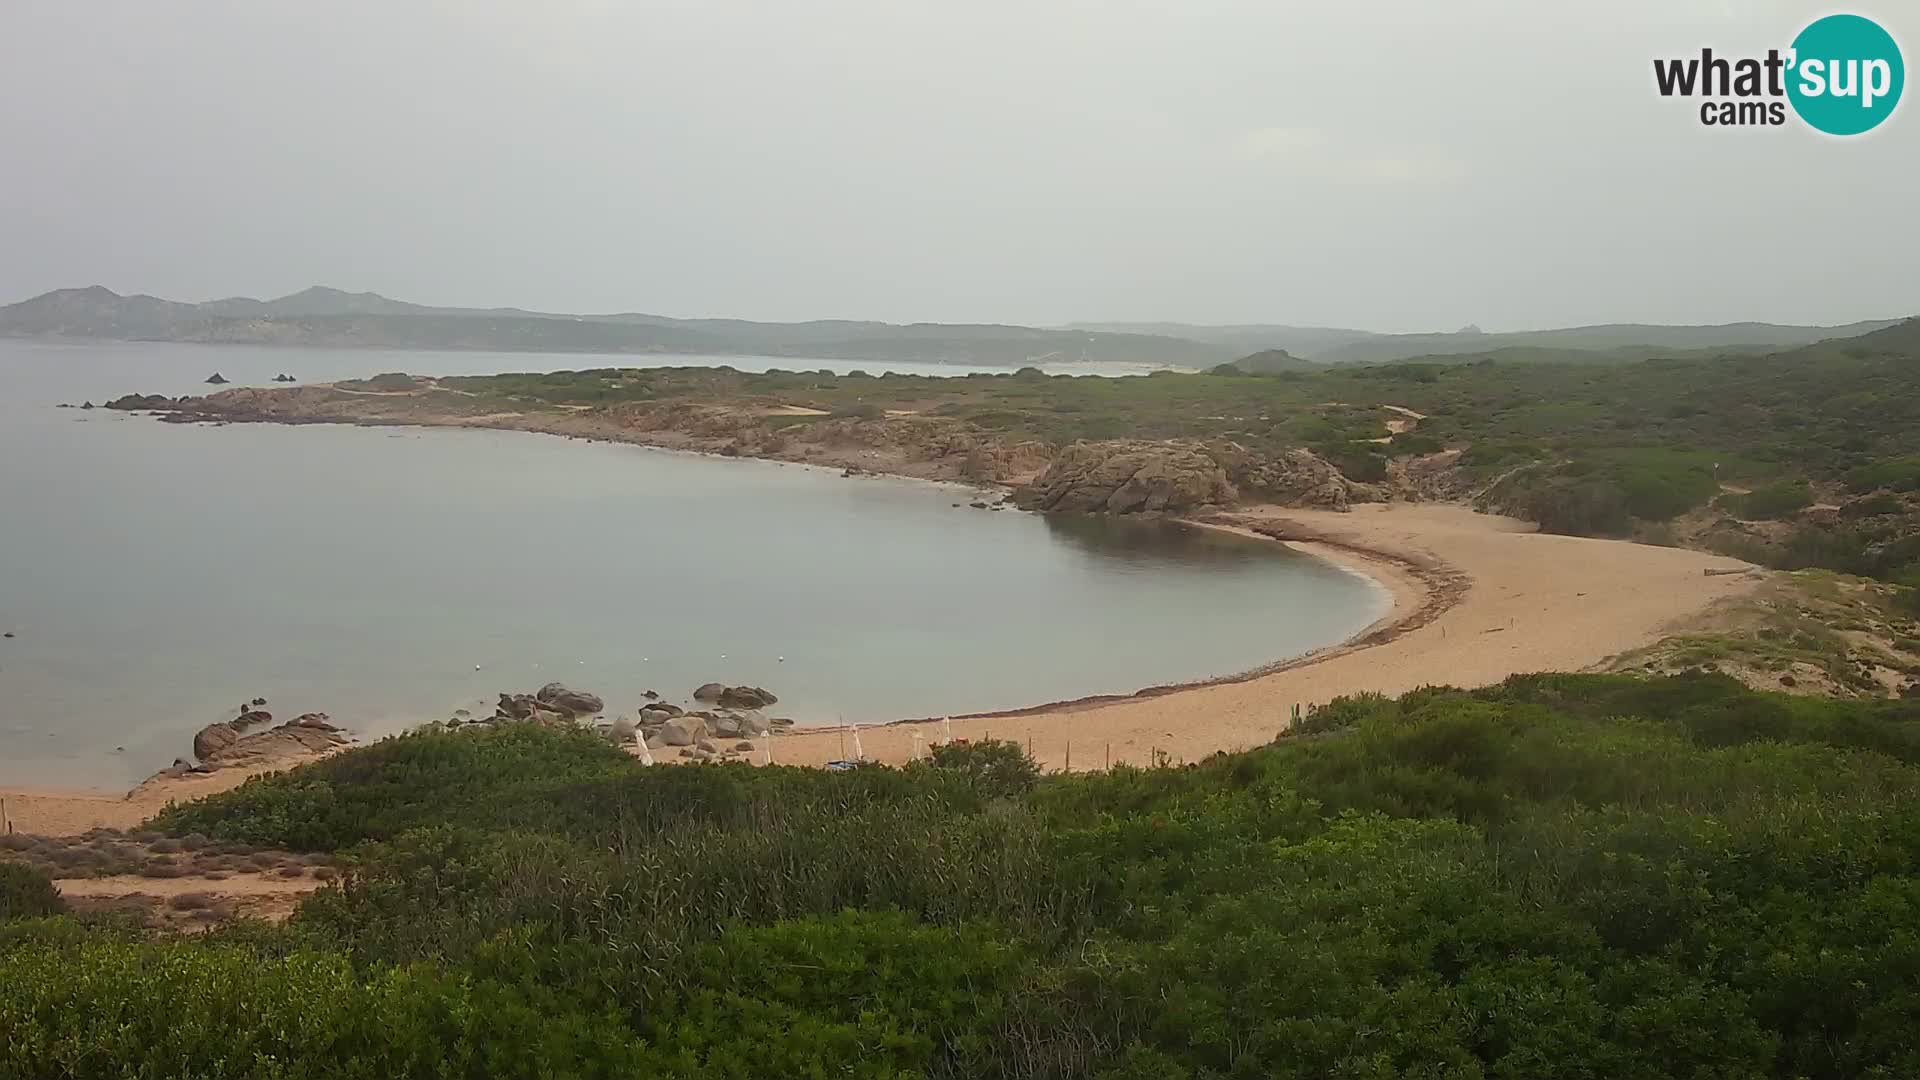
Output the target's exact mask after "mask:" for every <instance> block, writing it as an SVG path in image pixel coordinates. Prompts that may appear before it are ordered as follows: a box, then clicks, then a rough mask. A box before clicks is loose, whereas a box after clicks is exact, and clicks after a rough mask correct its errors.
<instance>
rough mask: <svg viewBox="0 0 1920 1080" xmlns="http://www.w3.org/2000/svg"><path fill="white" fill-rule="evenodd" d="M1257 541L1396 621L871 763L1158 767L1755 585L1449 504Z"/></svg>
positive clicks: (933, 733)
mask: <svg viewBox="0 0 1920 1080" xmlns="http://www.w3.org/2000/svg"><path fill="white" fill-rule="evenodd" d="M1226 520H1229V521H1231V522H1232V523H1234V524H1236V525H1237V526H1238V527H1240V528H1245V529H1260V530H1272V531H1275V532H1278V533H1280V534H1281V535H1291V536H1298V537H1301V538H1303V539H1301V540H1299V541H1290V542H1292V543H1295V545H1296V546H1298V547H1301V548H1302V549H1304V550H1308V551H1311V552H1312V553H1314V554H1316V555H1320V556H1322V557H1324V558H1327V559H1330V560H1332V561H1334V562H1337V563H1339V564H1341V565H1343V566H1347V567H1349V568H1351V569H1354V570H1356V571H1358V572H1361V573H1364V574H1366V575H1367V576H1369V577H1371V578H1373V579H1374V580H1376V581H1379V582H1380V583H1381V584H1383V585H1385V586H1386V587H1388V588H1389V589H1391V590H1392V591H1393V594H1394V609H1393V612H1392V614H1391V615H1389V616H1388V617H1387V618H1386V619H1385V620H1383V621H1382V622H1381V623H1380V624H1376V626H1374V627H1373V628H1371V629H1369V630H1368V631H1366V632H1363V633H1362V634H1361V635H1360V636H1359V637H1358V638H1356V639H1355V640H1354V641H1352V642H1349V643H1347V644H1346V645H1342V646H1338V647H1335V648H1332V649H1328V650H1323V651H1322V652H1320V653H1317V654H1314V655H1312V656H1309V657H1305V658H1302V659H1301V660H1299V661H1294V662H1291V663H1287V664H1284V665H1281V666H1280V667H1279V669H1278V670H1272V671H1269V672H1267V673H1265V674H1259V675H1256V676H1254V677H1251V678H1246V679H1242V680H1233V681H1224V682H1218V683H1214V684H1211V685H1202V686H1193V687H1187V688H1180V689H1175V690H1172V691H1171V692H1164V693H1162V692H1156V693H1150V694H1147V695H1142V696H1137V697H1131V698H1124V699H1119V700H1096V701H1087V702H1078V703H1065V704H1061V705H1056V706H1050V707H1044V708H1039V709H1033V710H1022V711H1021V712H1019V713H1013V714H999V715H994V716H982V717H972V718H966V719H954V720H951V721H948V722H946V723H940V722H934V723H931V724H895V725H887V726H882V727H870V728H865V729H863V730H861V732H860V733H859V743H860V748H861V749H862V750H863V751H864V752H865V755H866V757H867V758H868V759H869V760H874V761H884V762H889V763H899V762H903V761H906V760H908V759H909V758H910V757H911V756H912V755H913V754H914V752H915V749H916V741H915V736H916V735H918V736H919V738H920V740H921V743H922V744H924V742H925V741H928V740H934V739H939V738H943V737H944V734H945V732H946V731H947V730H948V729H949V728H950V729H951V731H952V733H953V736H954V737H956V738H965V739H980V738H987V737H992V738H996V739H1014V740H1018V741H1019V742H1021V743H1023V744H1027V745H1029V746H1031V748H1032V753H1033V756H1034V757H1035V758H1036V759H1037V760H1038V761H1040V763H1041V764H1042V766H1043V767H1045V768H1047V769H1050V770H1052V769H1064V768H1068V767H1071V768H1073V769H1075V770H1084V769H1098V768H1101V767H1103V766H1104V765H1105V764H1107V763H1108V762H1114V763H1118V762H1126V763H1130V764H1136V765H1147V764H1151V763H1152V762H1153V760H1154V755H1155V754H1156V753H1159V754H1163V755H1166V757H1167V759H1168V760H1171V761H1172V762H1174V763H1176V764H1177V763H1179V762H1183V761H1197V760H1199V759H1200V758H1203V757H1206V756H1207V755H1208V754H1211V753H1213V752H1215V751H1217V750H1242V749H1246V748H1248V747H1252V746H1257V745H1260V744H1262V743H1265V742H1268V741H1270V740H1272V739H1273V737H1274V736H1275V735H1277V734H1278V733H1279V732H1280V731H1281V729H1283V728H1284V727H1286V725H1287V718H1288V715H1289V713H1290V711H1291V709H1292V707H1293V706H1294V705H1296V704H1297V705H1299V706H1300V707H1301V709H1302V710H1303V711H1304V710H1306V709H1307V708H1310V707H1311V706H1313V705H1316V704H1320V703H1323V702H1326V701H1328V700H1331V699H1332V698H1335V697H1339V696H1341V695H1344V694H1354V693H1359V692H1362V691H1376V692H1379V693H1385V694H1397V693H1402V692H1404V691H1407V690H1411V689H1414V688H1416V687H1420V686H1431V685H1451V686H1460V687H1475V686H1485V685H1488V684H1491V683H1496V682H1499V681H1500V680H1502V679H1505V678H1506V677H1507V676H1509V675H1513V674H1517V673H1522V672H1533V671H1580V670H1584V669H1587V668H1592V667H1595V666H1597V665H1600V664H1602V663H1604V662H1605V661H1607V660H1608V659H1609V658H1611V657H1613V656H1616V655H1618V654H1620V653H1623V652H1626V651H1629V650H1631V649H1636V648H1639V647H1642V646H1645V645H1648V644H1651V643H1653V642H1655V641H1657V640H1659V639H1660V638H1661V637H1663V636H1665V634H1666V633H1667V632H1669V628H1671V627H1673V626H1674V625H1675V624H1677V623H1680V622H1684V621H1685V620H1687V619H1688V618H1690V617H1692V616H1695V615H1697V614H1699V613H1700V612H1702V611H1703V610H1705V609H1706V608H1707V607H1709V606H1710V605H1713V604H1715V603H1716V602H1719V601H1723V600H1726V599H1729V598H1732V597H1736V596H1740V595H1742V594H1744V593H1746V592H1748V591H1750V590H1752V589H1754V588H1755V587H1757V585H1758V583H1759V580H1760V578H1759V576H1758V575H1750V574H1732V575H1723V576H1707V575H1706V574H1705V573H1704V571H1705V570H1707V569H1709V568H1712V569H1730V568H1739V567H1742V566H1744V565H1745V564H1743V563H1740V562H1738V561H1736V560H1733V559H1728V558H1724V557H1721V556H1717V555H1709V554H1705V553H1702V552H1697V551H1687V550H1683V549H1680V548H1661V547H1649V546H1646V545H1641V544H1629V543H1623V542H1621V541H1617V540H1595V539H1586V538H1581V537H1571V536H1554V535H1546V534H1542V533H1539V532H1536V531H1534V527H1533V526H1532V525H1531V524H1529V523H1527V522H1523V521H1518V520H1515V519H1513V518H1505V517H1498V516H1494V515H1489V514H1479V513H1475V512H1473V511H1471V510H1468V509H1466V508H1465V507H1461V506H1455V505H1447V504H1421V505H1403V504H1375V505H1364V506H1357V507H1355V508H1353V510H1351V511H1350V512H1347V513H1337V512H1332V511H1313V510H1292V509H1284V508H1277V507H1256V508H1248V509H1245V510H1242V511H1238V512H1236V513H1234V514H1232V515H1228V516H1227V519H1226ZM851 746H852V739H851V737H850V735H849V734H848V733H845V732H842V731H840V730H838V729H836V730H832V731H821V732H802V733H798V734H795V735H791V736H788V737H784V738H780V739H776V740H774V744H773V753H774V757H775V760H776V761H779V762H783V763H786V764H808V765H812V764H822V763H825V762H827V761H832V760H836V759H840V758H843V757H847V756H851Z"/></svg>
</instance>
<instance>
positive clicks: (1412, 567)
mask: <svg viewBox="0 0 1920 1080" xmlns="http://www.w3.org/2000/svg"><path fill="white" fill-rule="evenodd" d="M1176 520H1177V521H1179V523H1180V524H1183V525H1191V526H1193V527H1195V528H1200V529H1211V530H1214V531H1217V532H1224V533H1229V534H1232V535H1234V536H1244V537H1247V538H1249V539H1254V540H1260V541H1262V542H1267V543H1277V544H1279V545H1280V546H1282V547H1285V548H1287V549H1288V550H1291V551H1297V552H1300V553H1301V554H1303V555H1307V556H1310V557H1312V558H1317V559H1320V560H1322V561H1323V562H1328V563H1332V564H1333V565H1335V566H1338V567H1340V568H1341V569H1343V570H1346V571H1348V572H1349V573H1352V574H1353V575H1355V576H1356V577H1359V578H1362V579H1364V580H1365V581H1367V582H1368V583H1370V584H1371V585H1373V586H1374V587H1376V588H1378V589H1379V590H1381V591H1382V592H1384V593H1386V594H1387V598H1388V600H1387V604H1388V606H1387V610H1386V612H1385V613H1384V614H1382V615H1381V616H1380V617H1379V618H1377V619H1375V620H1374V621H1372V622H1371V623H1368V624H1367V625H1366V626H1364V627H1362V628H1360V629H1359V630H1356V631H1355V632H1353V633H1352V634H1349V635H1347V636H1346V637H1344V638H1342V639H1340V640H1339V641H1336V642H1334V643H1332V644H1330V645H1322V646H1320V647H1319V648H1316V649H1311V650H1308V651H1307V652H1304V653H1301V654H1300V655H1298V656H1290V657H1286V658H1283V659H1280V660H1273V661H1270V662H1268V663H1265V664H1261V665H1259V666H1257V667H1251V668H1247V669H1246V670H1244V671H1236V672H1231V673H1228V674H1225V675H1212V676H1208V677H1205V678H1199V679H1191V680H1188V681H1185V682H1176V683H1158V684H1155V685H1152V686H1143V687H1141V688H1140V689H1138V690H1135V691H1132V692H1131V693H1114V694H1087V695H1085V696H1082V697H1076V698H1064V699H1061V700H1058V701H1046V702H1041V703H1039V704H1036V705H1022V706H1018V707H1015V708H1011V709H990V710H986V711H983V712H970V713H954V714H951V715H949V716H944V717H940V716H930V717H916V718H912V719H904V720H889V721H886V722H885V723H884V724H874V725H839V724H835V725H830V726H823V727H812V726H809V727H807V728H806V729H805V730H806V731H809V732H811V731H835V730H839V729H840V728H841V727H842V726H847V727H860V728H861V729H862V730H865V729H866V728H867V727H892V726H896V725H902V724H935V723H940V722H942V721H952V720H992V719H999V718H1016V717H1027V716H1046V715H1050V714H1056V713H1065V712H1073V711H1075V710H1080V709H1089V708H1094V707H1096V706H1100V705H1111V704H1114V703H1116V702H1123V701H1137V700H1140V699H1143V698H1156V697H1164V696H1167V695H1169V694H1179V693H1184V692H1186V691H1189V690H1198V689H1201V688H1203V687H1208V686H1228V685H1232V684H1234V683H1244V682H1251V681H1253V680H1255V679H1261V678H1265V677H1267V676H1269V675H1276V674H1279V673H1281V672H1284V671H1291V670H1294V669H1296V668H1301V667H1306V666H1307V665H1309V664H1316V663H1321V662H1323V661H1326V660H1331V659H1333V658H1334V657H1336V656H1342V655H1345V654H1347V653H1350V652H1355V651H1358V650H1360V649H1366V648H1371V647H1373V646H1375V645H1384V644H1386V643H1387V642H1389V641H1392V640H1393V639H1394V638H1396V637H1398V636H1400V635H1401V634H1403V633H1406V632H1408V631H1410V630H1414V629H1417V628H1419V627H1421V626H1424V625H1426V624H1427V623H1429V622H1432V621H1433V620H1434V619H1436V618H1438V617H1439V616H1440V615H1441V614H1442V613H1443V612H1445V611H1446V610H1447V609H1448V608H1450V607H1452V606H1453V605H1455V604H1457V603H1459V602H1460V600H1461V598H1462V597H1463V596H1464V595H1465V594H1466V590H1467V588H1468V587H1469V585H1470V584H1471V582H1469V581H1467V580H1466V579H1465V576H1464V575H1462V574H1460V572H1459V571H1458V570H1457V569H1455V568H1453V567H1449V566H1446V565H1445V564H1443V563H1432V564H1426V565H1422V564H1421V563H1418V562H1416V561H1415V560H1413V559H1411V558H1409V557H1407V556H1406V555H1404V554H1396V553H1394V552H1390V551H1383V550H1379V549H1374V548H1367V547H1362V546H1359V545H1356V544H1350V543H1343V542H1341V541H1338V540H1333V539H1328V538H1324V537H1317V536H1316V537H1307V536H1287V535H1281V533H1282V532H1283V530H1281V529H1279V528H1277V527H1274V526H1265V527H1254V526H1247V525H1242V524H1238V523H1237V522H1236V520H1235V518H1234V515H1233V514H1231V513H1227V514H1216V515H1214V516H1212V517H1208V518H1178V519H1176ZM1382 578H1385V579H1386V580H1384V581H1383V580H1381V579H1382Z"/></svg>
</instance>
